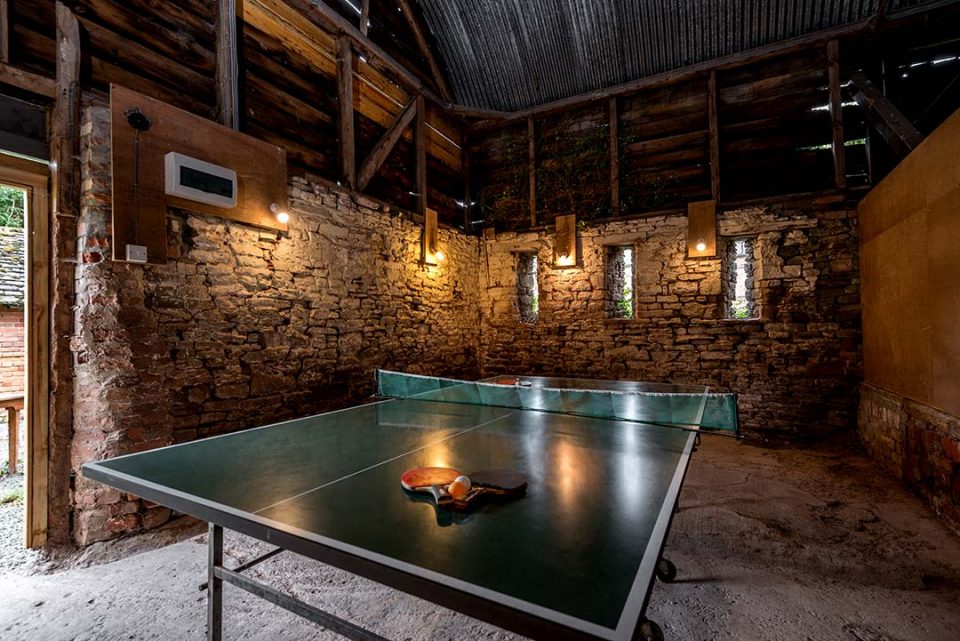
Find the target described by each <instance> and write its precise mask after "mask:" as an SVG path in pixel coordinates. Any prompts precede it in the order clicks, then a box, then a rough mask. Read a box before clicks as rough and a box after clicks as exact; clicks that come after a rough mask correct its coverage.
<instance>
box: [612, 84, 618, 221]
mask: <svg viewBox="0 0 960 641" xmlns="http://www.w3.org/2000/svg"><path fill="white" fill-rule="evenodd" d="M619 214H620V113H619V111H618V108H617V98H616V96H614V97H612V98H610V215H611V216H618V215H619Z"/></svg>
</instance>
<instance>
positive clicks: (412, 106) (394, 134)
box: [357, 98, 417, 191]
mask: <svg viewBox="0 0 960 641" xmlns="http://www.w3.org/2000/svg"><path fill="white" fill-rule="evenodd" d="M416 115H417V100H416V98H413V99H411V100H410V102H409V103H407V106H406V107H404V108H403V111H401V112H400V115H398V116H397V119H396V120H394V121H393V124H392V125H390V128H389V129H387V131H386V132H384V134H383V136H381V137H380V140H378V141H377V144H376V145H374V147H373V149H372V150H370V155H368V156H367V157H366V159H365V160H364V161H363V165H362V166H361V167H360V174H359V176H358V177H357V189H358V190H359V191H363V190H364V189H366V188H367V185H369V184H370V180H371V179H372V178H373V177H374V176H375V175H376V173H377V171H378V170H379V169H380V167H381V166H382V165H383V162H384V161H385V160H386V159H387V157H388V156H389V155H390V152H391V151H393V148H394V147H396V146H397V141H398V140H400V136H402V135H403V132H404V130H405V129H406V128H407V127H408V126H410V123H411V122H412V121H413V118H414V117H415V116H416Z"/></svg>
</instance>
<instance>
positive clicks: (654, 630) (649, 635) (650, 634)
mask: <svg viewBox="0 0 960 641" xmlns="http://www.w3.org/2000/svg"><path fill="white" fill-rule="evenodd" d="M636 641H663V630H661V629H660V626H659V625H657V624H656V623H654V622H653V621H649V620H648V621H644V622H643V623H641V624H640V629H639V630H637V637H636Z"/></svg>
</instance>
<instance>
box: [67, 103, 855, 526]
mask: <svg viewBox="0 0 960 641" xmlns="http://www.w3.org/2000/svg"><path fill="white" fill-rule="evenodd" d="M83 134H84V135H83V149H82V166H83V169H84V174H83V206H82V210H81V216H80V219H79V221H78V224H77V228H78V229H77V236H78V238H79V243H78V246H79V250H78V251H79V254H80V257H81V261H80V263H81V264H79V265H78V266H77V268H76V279H75V291H76V300H75V307H74V309H75V312H74V313H75V317H74V328H73V332H72V334H73V335H72V338H71V339H70V348H71V352H72V354H73V357H74V368H73V376H74V378H73V393H72V400H73V406H72V410H73V420H72V426H73V436H72V445H71V448H70V468H71V469H72V470H73V471H75V472H76V471H78V470H79V467H80V466H81V465H82V464H83V463H85V462H87V461H91V460H95V459H100V458H105V457H108V456H114V455H119V454H124V453H128V452H135V451H140V450H145V449H149V448H153V447H158V446H161V445H166V444H170V443H176V442H182V441H187V440H190V439H195V438H200V437H203V436H208V435H211V434H217V433H224V432H229V431H233V430H237V429H241V428H244V427H249V426H253V425H260V424H266V423H270V422H275V421H280V420H283V419H286V418H290V417H295V416H302V415H307V414H311V413H315V412H319V411H323V410H326V409H330V408H333V407H339V406H344V405H349V404H352V403H356V402H358V401H362V400H364V399H365V398H367V397H368V396H369V394H370V393H371V391H372V385H373V378H372V371H373V370H374V369H376V368H378V367H386V368H396V369H402V370H406V371H411V372H422V373H430V374H437V375H453V376H467V377H472V376H478V375H481V374H492V373H498V372H507V371H509V372H515V373H537V372H543V373H552V374H565V375H581V376H594V377H605V378H611V377H612V378H621V377H629V378H637V379H645V380H655V381H676V382H702V383H708V384H710V385H713V386H716V387H717V388H719V389H723V390H733V391H736V392H739V393H740V395H741V396H740V407H741V411H742V419H743V426H744V427H745V428H746V429H748V430H753V431H755V432H759V431H767V432H771V433H773V432H776V433H784V432H786V433H793V434H796V435H800V436H813V435H818V434H822V433H824V432H825V431H827V430H829V429H831V428H837V427H851V426H852V425H853V422H854V421H853V415H854V414H853V413H854V410H855V404H856V402H855V394H856V385H857V381H858V378H859V376H860V334H859V297H858V281H857V254H856V247H857V245H856V219H855V215H854V213H853V212H851V211H848V210H846V209H843V208H837V207H838V205H836V204H829V203H820V204H816V205H812V206H811V207H809V208H807V209H803V210H801V209H783V208H773V209H750V210H742V211H737V212H728V213H724V214H723V215H722V216H721V218H720V231H721V234H722V235H723V236H724V237H727V238H734V237H742V236H748V235H749V236H754V237H756V239H757V240H756V244H755V246H754V258H755V261H754V262H755V269H756V278H757V288H758V289H757V292H758V296H757V298H758V302H759V304H760V306H759V309H760V312H761V318H760V319H758V320H753V321H728V320H724V313H723V286H722V277H721V264H722V262H723V261H721V260H720V259H709V260H689V259H686V257H685V250H684V243H685V236H686V218H685V217H682V216H670V217H655V218H648V219H643V220H636V221H626V222H615V223H608V224H605V225H600V226H594V227H587V228H585V229H581V230H579V232H578V235H579V236H580V241H581V246H582V263H583V266H582V267H578V268H574V269H555V268H553V267H552V266H551V265H550V261H551V260H552V254H553V252H552V247H551V242H552V234H546V233H526V234H501V235H499V236H497V237H495V238H493V239H492V240H486V241H481V240H480V239H477V238H474V237H470V236H464V235H461V234H459V233H457V232H454V231H451V230H447V229H441V231H440V243H441V246H442V248H443V250H444V253H445V254H446V256H447V260H446V261H445V262H444V263H442V264H441V266H439V267H425V266H423V265H421V264H420V263H419V261H418V259H419V256H420V247H419V243H420V236H421V233H420V226H419V225H417V224H414V223H413V222H412V221H411V220H410V217H409V216H408V215H406V214H403V213H401V212H399V211H397V210H395V209H391V208H389V207H387V206H385V205H383V204H382V203H379V202H377V201H375V200H372V199H368V198H364V197H362V196H358V195H355V194H350V193H347V192H345V191H341V190H339V189H338V188H336V187H332V186H330V185H327V184H325V183H324V184H321V183H319V182H311V181H308V180H304V179H293V180H292V182H291V185H290V208H291V211H292V214H293V215H292V219H291V223H290V230H289V232H288V233H287V234H277V233H276V232H272V231H265V230H258V229H256V228H253V227H250V226H247V225H244V224H240V223H235V222H230V221H226V220H224V219H221V218H217V217H208V216H197V215H193V214H190V213H187V212H172V213H171V214H170V215H169V216H168V254H169V256H170V257H171V258H170V260H168V262H167V263H166V264H164V265H146V266H141V265H127V264H124V263H115V262H112V261H109V260H101V259H102V258H103V255H104V254H105V253H106V252H108V251H109V242H108V241H109V237H110V230H109V220H110V201H109V193H110V190H109V184H110V174H109V126H108V119H107V110H106V106H105V105H102V104H99V103H91V102H89V101H88V102H87V103H85V109H84V126H83ZM610 246H631V247H633V249H634V252H633V269H634V272H633V277H634V281H635V282H634V300H635V309H636V316H637V318H635V319H613V318H610V309H609V304H610V301H609V295H608V292H607V288H606V281H605V278H606V276H605V260H606V259H607V256H606V252H607V249H608V247H610ZM531 255H535V256H536V257H537V260H536V261H532V260H529V256H531ZM525 256H526V257H525ZM524 265H526V267H524ZM534 265H535V267H534ZM532 270H536V271H535V272H534V271H532ZM535 277H536V278H535ZM518 288H519V289H518ZM521 300H522V301H524V302H522V303H521V302H520V301H521ZM535 308H536V309H537V310H538V315H537V317H536V318H535V320H534V319H529V320H534V322H521V311H523V313H524V314H528V313H529V312H532V311H533V310H534V309H535ZM59 394H60V392H59V391H58V397H59ZM52 437H53V438H54V439H60V440H62V439H63V435H62V434H54V435H52ZM71 496H72V501H73V517H74V522H73V525H72V533H73V537H74V538H75V540H76V541H77V542H79V543H81V544H86V543H90V542H92V541H96V540H101V539H105V538H108V537H110V536H112V535H114V534H115V533H120V532H132V531H137V530H139V529H141V528H149V527H153V526H156V525H159V524H161V523H163V522H165V521H166V520H168V519H169V518H170V516H171V513H170V511H169V510H167V509H166V508H163V507H160V506H156V505H152V504H149V503H145V502H143V501H141V500H139V499H137V498H136V497H131V496H126V495H121V494H120V493H119V492H116V491H114V490H110V489H108V488H106V487H105V486H102V485H100V484H97V483H93V482H90V481H87V480H86V479H84V478H82V476H77V478H76V484H75V488H74V489H73V491H72V493H71ZM55 502H56V501H55Z"/></svg>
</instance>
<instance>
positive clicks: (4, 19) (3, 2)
mask: <svg viewBox="0 0 960 641" xmlns="http://www.w3.org/2000/svg"><path fill="white" fill-rule="evenodd" d="M0 62H2V63H4V64H6V63H8V62H10V1H9V0H0Z"/></svg>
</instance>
